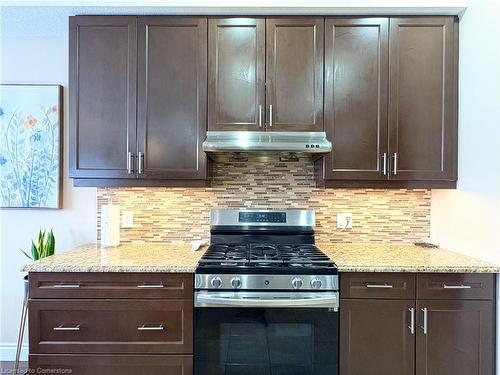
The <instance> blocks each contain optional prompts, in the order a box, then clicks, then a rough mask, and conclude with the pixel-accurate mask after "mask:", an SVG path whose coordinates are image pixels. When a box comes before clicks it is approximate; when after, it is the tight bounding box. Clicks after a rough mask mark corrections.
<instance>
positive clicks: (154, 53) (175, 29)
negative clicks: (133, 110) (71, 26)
mask: <svg viewBox="0 0 500 375" xmlns="http://www.w3.org/2000/svg"><path fill="white" fill-rule="evenodd" d="M138 34H139V41H138V43H139V44H138V45H139V60H138V72H139V77H138V126H137V134H138V160H137V164H138V168H137V169H138V174H139V177H140V178H146V179H205V177H206V156H205V153H204V152H203V150H202V148H201V144H202V142H203V140H204V139H205V135H206V99H207V20H206V18H195V17H193V18H190V17H139V25H138Z"/></svg>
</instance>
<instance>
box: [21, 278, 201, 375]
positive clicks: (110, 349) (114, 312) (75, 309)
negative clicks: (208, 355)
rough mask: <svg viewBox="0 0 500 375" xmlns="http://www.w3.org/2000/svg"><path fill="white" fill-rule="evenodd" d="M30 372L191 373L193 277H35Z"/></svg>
mask: <svg viewBox="0 0 500 375" xmlns="http://www.w3.org/2000/svg"><path fill="white" fill-rule="evenodd" d="M29 280H30V290H29V296H30V299H29V342H30V345H29V346H30V347H29V350H30V355H29V367H30V369H31V370H32V372H30V373H35V374H39V373H43V374H49V373H51V374H52V373H57V374H69V373H71V374H72V375H150V374H161V375H191V374H192V373H193V275H192V274H182V273H181V274H170V273H168V274H162V273H157V274H154V273H99V272H98V273H94V272H89V273H71V272H65V273H33V272H31V273H30V275H29Z"/></svg>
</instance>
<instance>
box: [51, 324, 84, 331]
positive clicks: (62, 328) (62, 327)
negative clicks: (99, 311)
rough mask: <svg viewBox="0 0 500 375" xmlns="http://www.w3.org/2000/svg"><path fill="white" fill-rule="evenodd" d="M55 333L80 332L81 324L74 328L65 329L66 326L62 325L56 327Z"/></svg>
mask: <svg viewBox="0 0 500 375" xmlns="http://www.w3.org/2000/svg"><path fill="white" fill-rule="evenodd" d="M53 330H54V331H79V330H80V324H78V325H76V326H74V327H65V326H64V324H61V325H60V326H57V327H54V328H53Z"/></svg>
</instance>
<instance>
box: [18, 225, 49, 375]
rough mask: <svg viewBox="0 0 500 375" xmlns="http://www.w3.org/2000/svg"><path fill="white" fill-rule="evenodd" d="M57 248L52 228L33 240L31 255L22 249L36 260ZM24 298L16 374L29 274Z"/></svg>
mask: <svg viewBox="0 0 500 375" xmlns="http://www.w3.org/2000/svg"><path fill="white" fill-rule="evenodd" d="M55 248H56V239H55V237H54V232H53V231H52V229H51V230H50V232H49V233H48V234H47V231H45V230H43V231H42V230H41V229H40V232H38V241H37V243H36V244H35V241H33V240H32V241H31V255H30V254H28V253H27V252H26V251H24V250H22V249H20V250H21V251H22V253H23V254H24V255H26V256H27V257H28V258H29V259H31V260H33V261H35V260H39V259H42V258H46V257H48V256H51V255H53V254H54V250H55ZM23 280H24V300H23V310H22V313H21V324H20V326H19V335H18V338H17V350H16V361H15V365H14V374H17V373H18V370H19V357H20V355H21V345H22V342H23V334H24V325H25V322H26V317H27V315H28V290H29V283H28V275H26V276H24V278H23Z"/></svg>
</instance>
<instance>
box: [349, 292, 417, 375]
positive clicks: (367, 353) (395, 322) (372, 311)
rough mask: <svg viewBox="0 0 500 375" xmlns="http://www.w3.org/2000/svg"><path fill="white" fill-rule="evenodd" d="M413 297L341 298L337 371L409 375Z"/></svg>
mask: <svg viewBox="0 0 500 375" xmlns="http://www.w3.org/2000/svg"><path fill="white" fill-rule="evenodd" d="M414 304H415V301H414V300H376V299H353V300H341V304H340V306H341V308H340V320H341V330H340V374H341V375H382V374H383V375H413V373H414V351H415V339H414V335H413V334H412V333H411V330H410V328H409V325H410V323H411V322H410V320H411V314H410V310H409V309H410V308H414Z"/></svg>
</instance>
